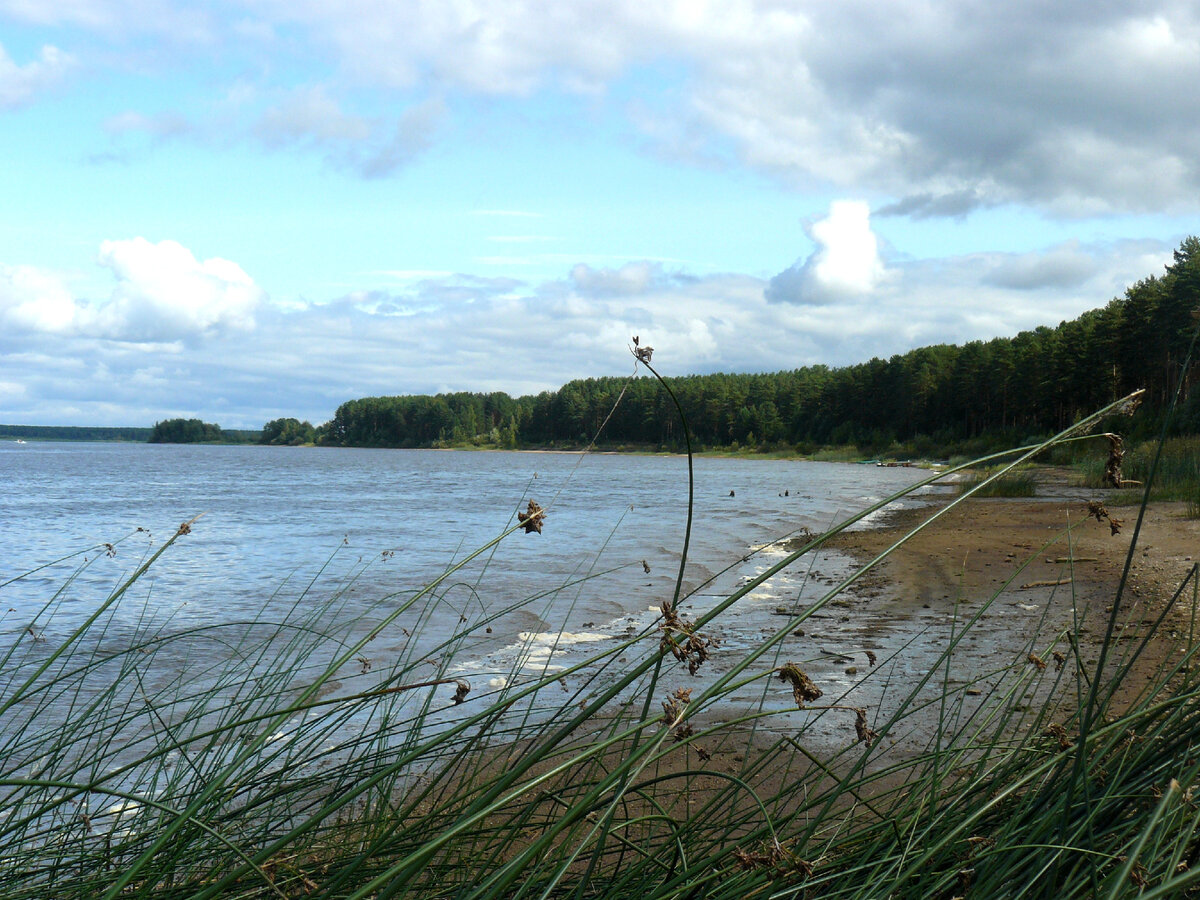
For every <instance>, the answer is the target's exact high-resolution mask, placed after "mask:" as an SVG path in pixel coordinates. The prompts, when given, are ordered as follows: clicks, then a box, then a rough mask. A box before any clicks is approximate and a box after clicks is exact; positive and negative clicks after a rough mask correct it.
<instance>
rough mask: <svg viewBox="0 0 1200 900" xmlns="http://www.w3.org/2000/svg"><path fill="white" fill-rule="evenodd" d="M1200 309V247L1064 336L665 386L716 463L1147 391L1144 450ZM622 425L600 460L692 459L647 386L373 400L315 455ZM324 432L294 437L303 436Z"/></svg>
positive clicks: (906, 439) (1045, 415)
mask: <svg viewBox="0 0 1200 900" xmlns="http://www.w3.org/2000/svg"><path fill="white" fill-rule="evenodd" d="M1198 306H1200V239H1198V238H1196V237H1189V238H1187V239H1186V240H1184V241H1183V242H1182V244H1181V245H1180V246H1179V248H1178V249H1177V250H1175V251H1174V261H1173V262H1172V263H1171V264H1169V265H1168V266H1167V267H1166V270H1165V272H1164V273H1163V274H1162V275H1151V276H1149V277H1147V278H1144V279H1142V280H1141V281H1138V282H1137V283H1136V284H1133V285H1131V286H1130V287H1129V288H1128V289H1127V290H1126V292H1125V295H1124V296H1123V297H1118V298H1114V299H1113V300H1111V301H1110V302H1109V303H1108V304H1107V305H1105V306H1103V307H1101V308H1098V309H1093V310H1090V311H1088V312H1085V313H1084V314H1083V315H1081V316H1079V317H1078V318H1076V319H1073V320H1070V321H1065V322H1062V323H1060V324H1059V325H1058V326H1057V327H1055V328H1051V327H1048V326H1042V327H1039V328H1036V329H1034V330H1032V331H1023V332H1021V333H1019V334H1017V335H1016V336H1015V337H997V338H994V339H992V340H989V341H971V342H969V343H966V344H963V345H950V344H939V345H934V346H928V347H921V348H918V349H916V350H912V351H910V352H908V353H904V354H898V355H896V356H893V357H891V359H887V360H883V359H872V360H870V361H869V362H865V363H861V364H858V365H853V366H847V367H843V368H829V367H827V366H821V365H818V366H807V367H804V368H799V369H794V370H791V371H786V372H776V373H772V374H712V375H688V376H682V377H670V378H667V379H666V380H667V382H668V383H669V384H670V386H671V388H672V390H673V391H674V392H675V394H676V395H677V396H678V398H679V401H680V404H681V406H682V407H683V409H684V412H685V414H686V416H687V422H688V427H689V428H690V430H691V434H692V439H693V441H694V442H695V443H696V444H697V445H698V446H700V447H703V448H732V449H762V450H767V449H780V450H785V449H786V450H798V451H800V452H809V451H811V450H812V449H813V448H816V447H820V446H830V445H855V446H857V447H858V448H860V449H862V450H864V451H865V452H879V451H882V450H883V449H885V448H887V447H890V446H894V445H897V444H900V445H906V446H908V447H910V448H915V450H916V452H923V451H929V452H937V449H938V448H945V447H954V446H959V445H962V444H963V443H964V442H972V441H973V442H976V443H977V444H978V443H980V442H982V443H983V444H990V443H995V444H1000V443H1004V442H1010V441H1014V440H1016V441H1023V440H1025V439H1026V438H1029V437H1031V436H1036V435H1041V434H1046V433H1049V432H1054V431H1057V430H1059V429H1061V428H1063V427H1065V426H1066V425H1068V424H1070V423H1071V422H1072V421H1074V420H1075V419H1076V418H1078V417H1079V416H1081V415H1084V414H1086V413H1089V412H1091V411H1093V410H1095V409H1098V408H1100V407H1102V406H1104V405H1105V404H1107V403H1110V402H1112V401H1113V400H1114V399H1116V398H1118V397H1120V396H1123V395H1124V394H1126V393H1129V392H1130V391H1133V390H1136V389H1138V388H1145V389H1146V399H1145V402H1144V403H1143V407H1142V409H1141V411H1140V412H1139V414H1138V417H1137V418H1136V419H1135V421H1134V422H1133V424H1132V427H1131V426H1130V425H1129V423H1126V425H1125V426H1124V430H1125V431H1126V432H1127V433H1133V434H1135V435H1136V434H1137V433H1139V432H1141V433H1146V432H1149V431H1150V430H1151V429H1153V428H1155V427H1156V426H1157V424H1158V423H1159V422H1160V421H1161V415H1162V413H1163V411H1164V410H1165V408H1166V405H1167V403H1168V402H1169V400H1170V398H1171V395H1172V392H1173V391H1174V389H1175V385H1176V383H1177V380H1178V378H1179V376H1180V372H1181V367H1182V365H1183V362H1184V359H1185V357H1186V356H1187V354H1188V350H1189V346H1190V343H1191V341H1192V336H1193V332H1194V331H1195V329H1196V322H1197V315H1196V310H1197V307H1198ZM1193 381H1194V376H1191V375H1189V377H1188V379H1187V383H1186V384H1185V385H1184V395H1183V400H1182V407H1181V410H1180V411H1179V413H1178V415H1177V417H1176V419H1175V420H1174V421H1175V426H1174V427H1175V430H1176V432H1178V433H1195V432H1197V431H1200V396H1191V395H1190V394H1189V392H1188V388H1190V386H1191V384H1192V382H1193ZM622 391H624V396H623V397H622V398H621V402H620V404H617V402H616V401H617V398H618V397H619V396H620V395H621V393H622ZM614 406H615V409H614ZM610 413H611V418H610V419H609V420H608V422H607V424H606V425H605V426H604V430H603V433H602V434H601V437H600V442H599V443H600V444H601V445H604V446H626V447H631V448H633V447H637V448H653V449H665V450H678V449H680V448H681V447H682V446H683V434H682V430H681V428H680V425H679V418H678V416H677V414H676V413H675V410H674V408H673V406H672V404H671V400H670V397H669V396H668V395H667V393H666V392H665V391H663V390H662V389H661V387H660V386H659V385H658V384H657V383H656V382H655V380H654V379H653V378H651V377H649V376H642V377H637V378H632V379H630V378H625V377H610V378H587V379H580V380H576V381H571V382H569V383H567V384H565V385H563V386H562V387H561V388H559V389H558V390H557V391H546V392H543V393H541V394H538V395H536V396H525V397H517V398H513V397H510V396H508V395H507V394H504V393H488V394H483V393H451V394H438V395H436V396H395V397H367V398H363V399H359V400H351V401H348V402H346V403H343V404H342V405H341V406H339V407H338V409H337V412H336V414H335V415H334V417H333V419H332V420H331V421H329V422H327V423H325V424H324V425H321V426H319V427H317V428H315V429H313V430H312V432H311V433H312V436H313V438H314V439H315V441H316V442H317V443H319V444H325V445H332V446H358V447H450V446H470V445H477V446H492V447H501V448H521V447H563V448H567V447H580V446H584V445H586V444H587V443H588V442H589V441H591V440H592V439H593V438H594V437H595V436H596V434H597V433H598V432H599V431H600V426H601V424H602V423H604V421H605V419H606V417H608V416H609V414H610ZM280 421H284V420H277V422H280ZM290 422H295V420H290ZM311 428H312V426H310V425H309V424H308V423H307V422H305V423H299V422H296V425H295V428H294V429H293V430H292V432H291V434H292V435H295V434H298V433H304V434H307V433H308V432H307V430H306V429H311ZM275 436H276V438H278V436H279V433H278V431H276V432H275ZM264 442H266V441H264ZM277 442H279V441H278V440H277Z"/></svg>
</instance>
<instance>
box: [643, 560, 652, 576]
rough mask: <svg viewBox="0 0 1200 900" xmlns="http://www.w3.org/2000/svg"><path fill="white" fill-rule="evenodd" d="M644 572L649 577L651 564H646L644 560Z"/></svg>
mask: <svg viewBox="0 0 1200 900" xmlns="http://www.w3.org/2000/svg"><path fill="white" fill-rule="evenodd" d="M642 571H643V572H645V573H646V574H647V575H649V574H650V563H648V562H646V561H645V560H644V559H643V560H642Z"/></svg>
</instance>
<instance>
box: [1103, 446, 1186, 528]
mask: <svg viewBox="0 0 1200 900" xmlns="http://www.w3.org/2000/svg"><path fill="white" fill-rule="evenodd" d="M1160 446H1161V454H1160V453H1159V448H1160ZM1156 456H1158V468H1157V470H1156V471H1155V476H1154V483H1153V485H1152V486H1151V490H1150V499H1151V500H1165V501H1171V500H1183V501H1186V502H1187V504H1188V507H1187V509H1188V515H1189V516H1191V517H1192V518H1197V517H1200V436H1188V437H1172V438H1167V439H1166V440H1164V441H1144V442H1142V443H1139V444H1137V445H1135V446H1133V447H1130V448H1128V449H1127V450H1126V451H1125V456H1124V460H1123V466H1122V474H1123V476H1124V480H1125V481H1126V482H1133V484H1132V485H1131V486H1130V487H1129V488H1126V489H1124V490H1120V491H1115V492H1114V496H1113V497H1112V498H1111V499H1110V500H1109V502H1110V503H1112V505H1114V506H1119V505H1130V504H1136V503H1139V502H1141V500H1142V498H1143V494H1144V491H1143V490H1142V489H1141V485H1143V484H1144V483H1145V482H1146V481H1147V480H1148V479H1149V475H1150V470H1151V466H1152V465H1154V461H1155V457H1156ZM1079 468H1080V471H1081V473H1082V476H1083V482H1084V484H1085V485H1086V486H1087V487H1093V488H1098V487H1106V486H1107V485H1106V483H1105V480H1104V468H1105V464H1104V460H1103V459H1101V458H1098V457H1095V456H1093V457H1089V458H1086V459H1085V460H1084V461H1083V462H1082V463H1081V464H1080V466H1079Z"/></svg>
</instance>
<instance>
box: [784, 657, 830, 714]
mask: <svg viewBox="0 0 1200 900" xmlns="http://www.w3.org/2000/svg"><path fill="white" fill-rule="evenodd" d="M775 671H776V673H778V675H779V680H780V681H786V682H787V683H788V684H790V685H791V686H792V696H793V697H794V698H795V699H796V708H797V709H804V704H806V703H812V702H813V701H814V700H819V699H820V698H821V695H822V691H821V689H820V688H819V687H817V686H816V685H815V684H813V681H812V679H811V678H809V677H808V676H807V675H806V674H804V671H803V670H802V669H801V668H800V667H799V666H798V665H796V664H795V663H787V664H786V665H782V666H780V667H779V668H778V669H776V670H775Z"/></svg>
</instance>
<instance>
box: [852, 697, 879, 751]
mask: <svg viewBox="0 0 1200 900" xmlns="http://www.w3.org/2000/svg"><path fill="white" fill-rule="evenodd" d="M854 733H855V734H856V735H858V739H859V740H860V741H862V742H863V743H864V744H866V745H867V746H868V747H870V746H871V745H872V744H874V743H875V742H876V741H877V740H879V732H878V731H875V730H874V729H873V728H871V727H870V726H869V725H867V711H866V710H865V709H864V708H863V707H861V706H858V707H855V709H854Z"/></svg>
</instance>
